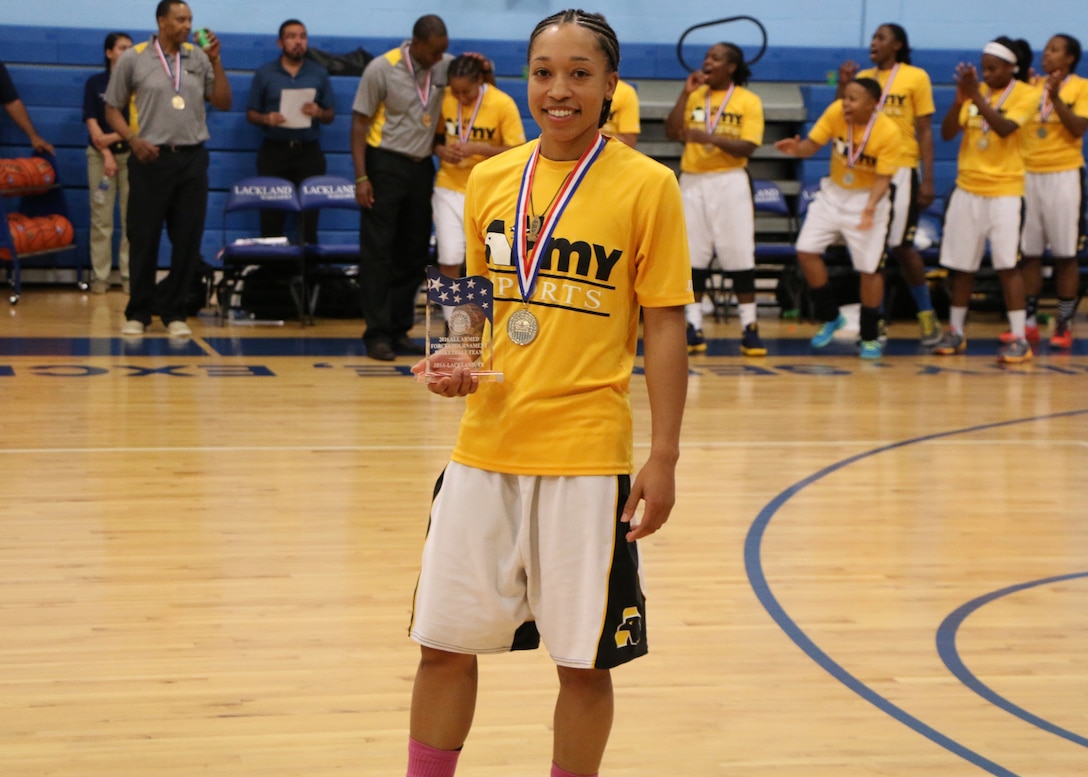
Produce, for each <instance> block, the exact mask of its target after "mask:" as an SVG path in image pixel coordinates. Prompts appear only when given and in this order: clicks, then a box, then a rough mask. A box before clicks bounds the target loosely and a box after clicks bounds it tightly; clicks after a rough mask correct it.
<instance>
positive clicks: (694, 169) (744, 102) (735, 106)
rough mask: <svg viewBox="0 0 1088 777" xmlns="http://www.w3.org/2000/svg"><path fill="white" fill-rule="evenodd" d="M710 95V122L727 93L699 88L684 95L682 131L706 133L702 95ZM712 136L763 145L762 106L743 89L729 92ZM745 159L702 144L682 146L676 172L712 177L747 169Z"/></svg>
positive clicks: (761, 103) (749, 92)
mask: <svg viewBox="0 0 1088 777" xmlns="http://www.w3.org/2000/svg"><path fill="white" fill-rule="evenodd" d="M708 91H710V120H711V121H713V120H714V117H715V116H717V115H718V109H719V108H720V107H721V105H722V101H723V100H725V98H726V95H728V94H729V90H728V89H721V90H711V89H710V87H709V86H707V85H705V84H704V85H703V86H700V87H698V88H697V89H695V90H694V91H693V92H692V93H691V94H689V95H688V101H687V105H686V106H685V107H684V122H685V123H684V127H685V128H686V129H701V130H703V131H704V132H705V131H706V95H707V92H708ZM714 134H715V135H724V136H725V137H727V138H732V139H733V140H747V141H748V142H749V143H754V144H756V145H757V146H759V145H762V144H763V102H762V101H761V100H760V99H759V97H758V96H757V95H756V94H755V92H751V91H749V90H748V89H745V88H744V87H743V86H738V87H736V88H735V89H734V90H733V95H732V96H731V97H730V98H729V103H728V104H727V105H726V106H725V110H723V111H722V114H721V118H720V119H719V120H718V126H716V127H715V128H714ZM747 166H748V158H747V157H737V156H733V155H732V154H727V153H725V152H724V151H722V150H721V149H720V148H717V147H716V146H710V147H708V146H706V145H705V144H703V143H685V144H684V155H683V156H682V157H680V170H681V172H685V173H713V172H717V171H719V170H732V169H734V168H738V167H747Z"/></svg>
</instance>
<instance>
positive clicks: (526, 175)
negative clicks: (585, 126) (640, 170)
mask: <svg viewBox="0 0 1088 777" xmlns="http://www.w3.org/2000/svg"><path fill="white" fill-rule="evenodd" d="M607 142H608V138H606V137H605V136H604V135H602V134H601V133H599V132H598V133H597V137H596V139H595V140H594V141H593V142H592V143H591V144H590V145H589V148H587V149H586V150H585V152H583V154H582V156H581V158H580V159H579V160H578V164H577V165H575V167H574V170H573V171H572V174H571V175H570V176H569V177H568V178H567V180H566V181H564V182H563V186H562V188H560V190H559V193H558V194H557V195H556V197H555V202H554V203H552V207H551V208H549V209H548V212H547V213H545V214H544V216H543V220H542V221H541V225H540V234H539V235H537V238H536V242H535V243H533V248H532V250H530V249H529V241H528V227H527V224H528V219H529V199H530V197H531V196H532V192H533V179H534V178H535V177H536V166H537V163H538V162H539V161H540V143H539V141H538V142H537V144H536V148H534V149H533V153H531V154H530V155H529V161H528V162H526V163H525V170H524V172H523V173H522V175H521V189H520V190H519V191H518V203H517V208H516V209H515V211H514V219H515V220H514V246H513V248H514V264H515V265H517V268H518V288H519V289H520V291H521V298H522V300H524V301H525V302H526V303H528V302H529V299H530V298H531V297H532V295H533V287H534V286H535V285H536V278H537V276H538V275H539V274H540V264H541V262H542V260H543V258H544V256H545V254H546V253H547V251H546V249H547V246H548V243H549V242H550V241H551V239H552V233H553V232H555V227H556V225H558V224H559V219H561V218H562V217H563V211H565V210H566V209H567V205H569V204H570V201H571V199H573V197H574V193H575V192H576V191H577V190H578V187H579V186H581V184H582V181H583V180H584V179H585V177H586V173H588V172H589V168H590V167H591V166H592V165H593V163H594V162H596V161H597V157H599V156H600V155H601V151H602V150H603V149H604V145H605V143H607Z"/></svg>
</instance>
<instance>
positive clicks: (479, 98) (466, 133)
mask: <svg viewBox="0 0 1088 777" xmlns="http://www.w3.org/2000/svg"><path fill="white" fill-rule="evenodd" d="M486 91H487V84H480V93H479V94H478V95H476V107H475V108H473V109H472V118H471V119H469V120H468V126H465V125H464V124H462V123H461V121H462V119H461V115H462V113H461V108H462V106H461V101H460V100H458V101H457V138H458V139H459V140H460V141H461V142H462V143H468V139H469V138H470V137H471V136H472V127H473V125H474V124H475V123H476V115H477V114H478V113H479V112H480V106H481V105H483V102H484V92H486Z"/></svg>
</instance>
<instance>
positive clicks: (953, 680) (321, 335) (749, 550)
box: [0, 288, 1088, 777]
mask: <svg viewBox="0 0 1088 777" xmlns="http://www.w3.org/2000/svg"><path fill="white" fill-rule="evenodd" d="M123 304H124V298H123V297H122V296H121V295H120V294H119V293H116V292H113V293H111V294H109V295H107V296H105V297H102V296H97V297H95V296H87V295H81V294H79V293H77V292H73V291H70V290H52V289H34V288H31V289H28V290H26V292H25V293H24V295H23V298H22V300H21V301H20V303H19V305H18V306H15V307H12V308H9V309H8V310H7V311H5V312H4V313H3V316H4V319H5V320H3V322H2V323H0V392H2V393H0V396H2V397H3V405H2V411H0V412H2V413H3V424H2V430H3V431H2V441H0V484H2V496H3V501H2V503H0V525H2V534H0V774H3V775H5V777H30V776H31V775H33V776H34V777H41V776H46V775H48V776H50V777H53V776H55V777H105V776H106V775H137V776H139V777H175V776H177V777H181V776H182V775H184V776H185V777H190V776H191V775H193V774H207V775H214V777H273V776H279V775H305V776H306V777H326V776H328V777H332V775H347V774H351V775H401V774H403V773H404V755H405V749H406V744H405V743H406V731H407V721H408V716H407V705H408V701H409V693H410V688H411V681H412V676H413V673H414V669H415V663H416V656H417V652H416V648H415V646H414V645H413V644H412V643H411V642H410V641H409V640H408V638H407V635H406V625H407V620H408V614H409V608H410V602H411V594H412V589H413V585H414V582H415V576H416V571H417V564H418V559H419V551H420V547H421V543H422V539H423V533H424V529H425V525H426V519H427V509H428V500H429V495H430V491H431V488H432V485H433V482H434V479H435V477H436V476H437V475H438V473H439V471H440V470H441V468H442V466H443V464H444V462H445V461H446V457H447V455H448V452H449V449H450V445H451V443H452V440H453V435H454V430H455V427H456V424H457V420H458V415H459V403H458V402H457V401H451V400H443V399H440V398H437V397H433V396H431V395H429V394H428V393H427V392H426V391H425V390H424V389H423V388H422V387H421V386H419V385H417V384H416V383H415V382H414V381H413V380H412V379H411V378H409V377H408V376H407V375H406V374H405V373H406V370H407V368H408V367H409V366H410V364H411V360H410V359H407V358H405V359H400V360H398V361H397V362H396V363H395V364H393V365H386V364H381V363H378V362H373V361H370V360H368V359H366V358H365V357H364V356H363V355H362V350H361V347H360V346H359V344H358V343H357V336H358V334H359V331H360V328H361V324H360V322H357V321H346V322H345V321H320V322H319V323H318V325H317V326H315V327H310V328H306V329H305V330H303V329H301V328H299V327H298V326H297V325H295V324H292V323H288V324H287V325H285V326H283V327H271V328H266V327H243V326H230V327H218V326H216V325H215V323H214V320H212V319H210V318H202V319H199V320H196V321H194V322H193V325H194V331H195V337H194V338H193V339H192V340H191V341H190V342H187V343H186V342H181V343H171V342H170V341H169V340H168V339H167V338H166V336H165V333H164V332H162V330H161V326H159V327H157V328H155V329H153V330H152V331H151V333H150V334H149V335H148V336H146V337H145V338H144V339H143V340H138V341H136V342H135V343H130V342H126V341H123V340H122V339H121V338H120V337H119V336H118V335H117V332H119V329H120V325H121V323H122V319H123V315H122V310H123ZM1079 325H1080V328H1081V329H1082V330H1083V331H1084V332H1085V333H1086V334H1088V324H1085V323H1084V322H1083V313H1082V314H1081V317H1080V322H1079ZM1000 328H1001V323H1000V321H999V320H998V319H997V318H996V317H994V316H986V315H973V317H972V321H971V323H970V324H969V335H970V336H971V346H972V349H971V351H970V352H969V353H968V354H967V355H964V356H957V357H946V358H939V357H933V356H930V355H927V354H924V353H921V352H919V351H918V349H917V347H916V345H915V343H914V340H913V338H914V337H915V328H914V327H913V326H912V325H911V324H910V323H904V322H896V323H895V324H894V325H893V327H892V330H891V335H892V340H891V343H890V345H889V348H888V355H887V356H886V357H885V358H884V359H883V360H882V361H880V362H879V363H874V364H869V363H861V362H860V360H858V359H857V358H856V357H854V356H852V355H851V354H850V348H849V346H848V345H842V344H833V345H832V346H831V348H830V349H829V352H828V353H819V354H816V353H812V352H811V351H810V350H809V349H808V347H807V341H806V338H807V337H808V336H809V335H810V334H811V327H810V326H809V325H807V324H803V323H799V324H789V323H785V322H780V321H775V320H765V321H763V332H764V334H765V336H766V338H767V340H768V343H769V345H770V346H771V354H770V355H769V356H768V357H766V358H764V359H758V360H753V359H743V358H741V357H738V356H736V355H734V354H735V347H736V340H735V337H736V331H735V330H736V324H735V321H730V322H727V323H722V324H712V325H711V326H709V327H708V335H710V336H711V337H712V338H713V339H712V343H711V349H710V351H709V352H708V355H705V356H698V357H693V358H692V360H691V381H690V390H689V400H688V406H687V414H686V418H685V431H684V437H683V452H682V459H681V464H680V470H679V476H678V492H679V493H678V501H677V504H676V508H675V511H674V513H673V515H672V518H671V520H670V521H669V523H668V524H667V526H666V527H665V529H664V530H663V531H662V532H660V533H659V534H657V535H655V536H654V537H652V538H651V539H649V540H647V541H645V542H644V543H642V553H643V558H644V562H645V565H646V568H647V575H648V606H649V623H648V630H649V640H650V645H651V651H650V655H649V656H648V657H646V658H645V659H642V660H639V661H636V662H634V663H632V664H630V665H628V666H626V667H624V668H621V669H619V670H617V671H616V672H615V684H616V687H617V712H616V723H615V728H614V731H613V735H612V739H611V743H610V747H609V750H608V753H607V754H606V758H605V763H604V767H603V769H602V774H605V775H614V776H615V777H620V776H621V775H623V776H624V777H635V776H636V775H637V776H639V777H643V776H649V775H655V776H656V775H690V774H694V775H707V776H714V777H717V776H718V775H721V776H730V777H732V776H734V775H735V776H737V777H771V776H772V775H773V776H774V777H779V776H781V775H791V776H801V775H803V776H804V777H824V776H825V775H836V777H873V776H874V775H888V776H893V775H894V776H895V777H916V776H918V775H927V777H928V776H931V775H941V776H942V777H967V776H973V775H980V774H994V775H1023V776H1024V777H1043V776H1046V777H1075V776H1076V775H1084V774H1088V520H1086V518H1088V516H1086V508H1085V495H1086V488H1085V485H1084V482H1085V473H1086V472H1088V350H1085V349H1084V347H1083V346H1084V343H1081V344H1080V347H1078V349H1076V350H1075V351H1074V352H1073V353H1072V354H1064V355H1063V354H1053V353H1049V352H1048V349H1047V348H1046V346H1045V345H1044V346H1042V347H1040V349H1039V355H1038V357H1037V358H1036V360H1035V361H1034V362H1033V363H1031V364H1028V365H1026V366H1018V367H999V366H997V365H996V364H995V363H994V360H993V353H994V351H995V349H996V339H995V338H996V335H997V333H998V332H999V331H1000ZM633 391H634V407H635V412H636V421H637V428H638V436H637V448H636V457H642V456H645V453H646V450H647V441H648V438H647V430H648V422H647V421H648V412H647V402H646V399H645V382H644V380H643V379H642V378H641V377H640V376H638V375H636V376H635V377H634V379H633ZM547 421H548V419H543V418H542V419H541V423H547ZM555 687H556V681H555V677H554V671H553V670H552V668H551V664H550V661H549V659H548V657H547V655H546V653H544V652H543V651H538V652H536V653H532V654H513V655H508V656H490V657H485V658H484V659H482V660H481V691H480V702H479V708H478V711H477V716H476V723H475V727H474V729H473V732H472V735H471V737H470V739H469V741H468V743H467V745H466V748H465V750H464V753H463V755H462V759H461V767H460V770H459V774H460V775H465V776H466V777H499V775H504V776H507V775H513V776H514V777H520V776H521V775H524V776H525V777H530V776H531V775H545V774H547V768H548V763H549V760H550V736H551V734H550V730H549V729H550V720H551V706H552V701H553V695H554V691H555Z"/></svg>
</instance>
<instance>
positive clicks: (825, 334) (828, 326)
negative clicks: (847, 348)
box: [810, 313, 846, 348]
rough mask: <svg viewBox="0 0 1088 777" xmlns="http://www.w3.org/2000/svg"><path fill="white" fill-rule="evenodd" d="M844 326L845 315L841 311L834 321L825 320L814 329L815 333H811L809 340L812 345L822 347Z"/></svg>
mask: <svg viewBox="0 0 1088 777" xmlns="http://www.w3.org/2000/svg"><path fill="white" fill-rule="evenodd" d="M844 326H846V316H844V315H843V314H842V313H839V317H838V318H836V319H835V320H834V321H825V322H824V323H822V324H820V328H819V329H817V330H816V334H815V335H813V337H812V340H811V341H810V342H811V343H812V347H813V348H823V347H824V346H826V345H827V344H828V343H830V342H831V339H832V338H833V337H834V336H835V333H836V332H838V331H839V330H840V329H842V328H843V327H844Z"/></svg>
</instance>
